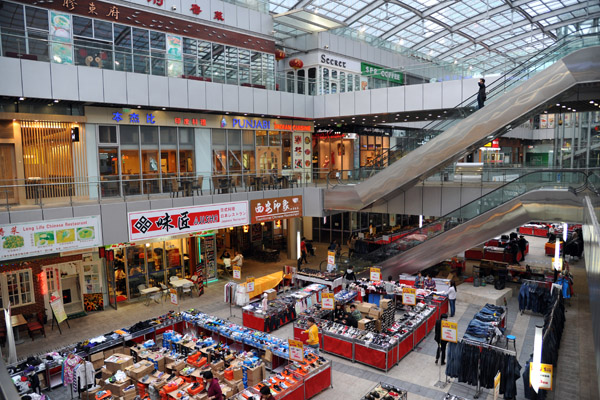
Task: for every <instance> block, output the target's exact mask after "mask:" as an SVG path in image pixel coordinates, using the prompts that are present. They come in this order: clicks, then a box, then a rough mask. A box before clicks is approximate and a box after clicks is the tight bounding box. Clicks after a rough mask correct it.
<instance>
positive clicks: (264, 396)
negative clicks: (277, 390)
mask: <svg viewBox="0 0 600 400" xmlns="http://www.w3.org/2000/svg"><path fill="white" fill-rule="evenodd" d="M260 400H275V397H273V395H272V394H271V389H269V387H268V386H263V387H261V388H260Z"/></svg>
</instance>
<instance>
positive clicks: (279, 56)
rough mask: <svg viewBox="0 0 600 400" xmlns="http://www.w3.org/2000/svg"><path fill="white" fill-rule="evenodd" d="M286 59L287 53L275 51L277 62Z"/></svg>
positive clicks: (279, 50)
mask: <svg viewBox="0 0 600 400" xmlns="http://www.w3.org/2000/svg"><path fill="white" fill-rule="evenodd" d="M284 58H285V51H283V50H281V49H277V50H275V59H276V60H277V61H280V60H283V59H284Z"/></svg>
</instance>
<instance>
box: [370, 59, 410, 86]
mask: <svg viewBox="0 0 600 400" xmlns="http://www.w3.org/2000/svg"><path fill="white" fill-rule="evenodd" d="M360 71H361V72H362V74H363V75H366V76H370V77H371V78H373V79H380V80H384V81H388V82H394V83H398V84H400V85H402V84H404V74H403V73H402V72H399V71H391V70H389V69H387V68H383V67H378V66H376V65H373V64H368V63H365V62H362V63H360Z"/></svg>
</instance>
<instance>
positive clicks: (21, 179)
mask: <svg viewBox="0 0 600 400" xmlns="http://www.w3.org/2000/svg"><path fill="white" fill-rule="evenodd" d="M11 114H12V113H11ZM12 115H13V116H18V117H20V119H18V120H17V119H14V120H2V121H0V132H1V135H0V167H1V168H2V171H3V174H2V184H3V185H7V186H12V185H17V184H18V185H19V186H18V187H14V188H12V187H8V188H7V189H6V191H4V192H3V193H2V195H1V198H2V201H3V202H8V203H9V204H17V203H20V204H39V202H40V201H42V200H43V201H45V202H47V201H52V199H56V198H61V197H69V196H71V197H74V198H76V197H79V196H82V197H84V196H87V195H88V187H87V186H86V185H80V184H78V182H80V181H81V177H87V165H86V161H85V155H86V147H85V146H86V142H85V134H84V131H83V123H82V122H83V121H85V117H81V116H70V115H51V116H46V115H40V114H12ZM40 118H47V120H40ZM75 133H76V136H74V134H75Z"/></svg>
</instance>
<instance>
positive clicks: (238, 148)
mask: <svg viewBox="0 0 600 400" xmlns="http://www.w3.org/2000/svg"><path fill="white" fill-rule="evenodd" d="M227 151H228V154H227V160H228V173H229V174H230V175H234V178H233V179H234V181H235V182H234V183H236V184H239V180H240V178H239V176H240V175H241V173H242V138H241V131H238V130H228V131H227Z"/></svg>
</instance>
